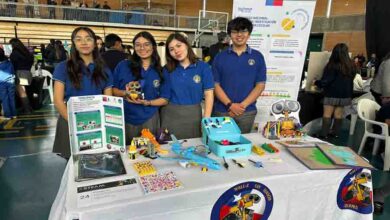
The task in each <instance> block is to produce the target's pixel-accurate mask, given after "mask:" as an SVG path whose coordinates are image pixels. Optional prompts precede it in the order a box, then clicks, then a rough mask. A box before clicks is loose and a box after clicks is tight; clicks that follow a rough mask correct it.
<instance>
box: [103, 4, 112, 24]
mask: <svg viewBox="0 0 390 220" xmlns="http://www.w3.org/2000/svg"><path fill="white" fill-rule="evenodd" d="M102 8H103V9H104V10H111V7H110V6H109V5H108V2H107V1H104V4H103V7H102ZM103 21H104V22H109V21H110V12H109V11H105V12H103Z"/></svg>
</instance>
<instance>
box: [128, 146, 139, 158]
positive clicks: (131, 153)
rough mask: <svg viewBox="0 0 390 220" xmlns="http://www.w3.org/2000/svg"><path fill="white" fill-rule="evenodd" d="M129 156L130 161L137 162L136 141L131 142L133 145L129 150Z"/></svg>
mask: <svg viewBox="0 0 390 220" xmlns="http://www.w3.org/2000/svg"><path fill="white" fill-rule="evenodd" d="M128 154H129V158H130V160H135V159H136V158H137V146H136V145H135V144H134V141H131V144H130V146H129V148H128Z"/></svg>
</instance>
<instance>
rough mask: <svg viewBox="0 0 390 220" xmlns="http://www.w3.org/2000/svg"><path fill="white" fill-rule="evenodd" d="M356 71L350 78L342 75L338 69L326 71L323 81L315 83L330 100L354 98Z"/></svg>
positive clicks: (326, 69)
mask: <svg viewBox="0 0 390 220" xmlns="http://www.w3.org/2000/svg"><path fill="white" fill-rule="evenodd" d="M354 72H355V71H353V73H352V74H351V75H350V76H346V75H344V74H342V73H341V70H337V69H329V68H326V67H325V69H324V74H323V75H322V78H321V80H317V81H315V85H316V86H318V87H319V88H321V89H323V90H324V96H325V97H328V98H352V93H353V79H354V78H355V74H356V73H354Z"/></svg>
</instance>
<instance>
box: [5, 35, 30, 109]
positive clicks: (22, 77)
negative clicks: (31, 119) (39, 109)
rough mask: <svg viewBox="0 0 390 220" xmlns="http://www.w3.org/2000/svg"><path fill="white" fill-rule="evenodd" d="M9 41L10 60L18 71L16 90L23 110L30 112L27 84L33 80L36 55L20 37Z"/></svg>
mask: <svg viewBox="0 0 390 220" xmlns="http://www.w3.org/2000/svg"><path fill="white" fill-rule="evenodd" d="M9 43H10V44H11V47H12V53H11V55H10V60H11V63H12V65H13V66H14V70H15V72H16V80H15V84H16V92H17V93H18V95H19V97H20V100H21V103H22V107H23V112H24V113H27V114H29V113H31V107H30V102H29V100H28V97H27V94H26V88H25V86H29V85H30V84H31V81H32V73H31V67H32V65H33V64H34V56H33V55H32V54H31V53H30V51H29V50H28V49H27V47H26V46H24V44H23V43H22V42H21V41H20V40H19V39H18V38H12V39H11V40H10V41H9Z"/></svg>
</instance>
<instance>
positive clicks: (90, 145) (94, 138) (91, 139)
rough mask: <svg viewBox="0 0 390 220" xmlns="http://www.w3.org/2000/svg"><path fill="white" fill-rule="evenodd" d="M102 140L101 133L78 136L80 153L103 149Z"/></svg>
mask: <svg viewBox="0 0 390 220" xmlns="http://www.w3.org/2000/svg"><path fill="white" fill-rule="evenodd" d="M102 139H103V138H102V132H101V131H95V132H89V133H80V134H77V141H78V148H79V151H83V150H90V149H98V148H101V147H102Z"/></svg>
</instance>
